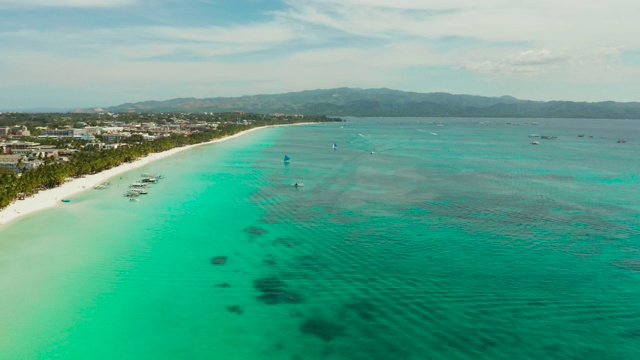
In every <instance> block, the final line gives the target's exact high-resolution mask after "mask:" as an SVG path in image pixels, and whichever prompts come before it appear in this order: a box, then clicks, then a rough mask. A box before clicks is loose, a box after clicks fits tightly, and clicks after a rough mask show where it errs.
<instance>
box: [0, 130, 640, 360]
mask: <svg viewBox="0 0 640 360" xmlns="http://www.w3.org/2000/svg"><path fill="white" fill-rule="evenodd" d="M532 121H536V122H538V123H539V124H538V125H532V124H531V122H532ZM507 122H510V123H511V124H507ZM531 133H537V134H541V135H552V136H558V139H557V140H541V139H538V140H539V141H540V142H541V144H540V145H538V146H532V145H531V144H530V142H531V141H532V140H533V139H530V138H529V137H528V135H529V134H531ZM578 134H585V136H584V137H578V136H577V135H578ZM590 136H593V137H590ZM618 139H626V140H627V143H626V144H618V143H616V140H618ZM334 142H335V143H337V144H338V150H335V151H334V150H332V149H331V145H332V144H333V143H334ZM638 144H640V126H638V123H637V122H636V121H623V120H606V121H596V120H549V119H544V120H510V119H491V120H489V119H416V118H412V119H384V118H371V119H350V121H349V122H348V123H345V124H322V125H303V126H291V127H281V128H269V129H264V130H260V131H258V132H254V133H251V134H248V135H245V136H243V137H241V138H238V139H234V140H231V141H227V142H223V143H218V144H214V145H208V146H202V147H199V148H196V149H194V150H189V151H186V152H183V153H180V154H178V155H176V156H174V157H171V158H168V159H164V160H160V161H158V162H155V163H153V164H151V165H149V166H147V167H146V168H143V169H139V170H136V171H134V172H130V173H128V174H125V175H124V176H123V177H122V178H116V179H113V180H112V181H111V182H112V185H111V187H110V188H109V189H108V190H103V191H95V190H92V191H88V192H85V193H83V194H79V195H77V196H76V197H74V198H73V199H72V202H71V203H68V204H61V205H60V206H58V207H56V208H55V209H52V210H49V211H43V212H41V213H38V214H36V215H34V216H30V217H28V218H25V219H22V220H19V221H16V222H14V223H12V224H10V225H8V226H4V227H2V228H0V294H2V295H1V296H0V358H1V359H31V358H43V359H48V358H65V359H86V358H93V359H111V358H118V357H119V358H136V359H139V358H149V359H176V358H184V359H218V358H220V359H222V358H225V359H396V358H397V359H425V358H429V359H514V358H520V359H527V358H529V359H542V358H550V359H554V358H557V359H571V358H576V359H577V358H579V359H636V358H640V300H638V299H639V297H638V295H640V249H639V244H640V243H639V241H640V236H639V235H640V221H639V219H638V214H639V212H640V195H639V192H638V191H637V190H638V185H640V180H639V178H638V162H637V154H638V150H639V149H640V146H639V145H638ZM372 151H373V152H374V153H373V154H371V152H372ZM284 154H288V155H289V156H290V157H291V163H290V164H289V165H285V164H283V162H282V158H283V156H284ZM143 172H158V173H162V174H165V175H166V179H163V180H162V181H161V182H160V183H158V184H156V185H153V186H152V188H151V189H150V190H149V193H150V194H149V195H146V196H143V197H141V201H140V202H137V203H131V202H129V201H127V199H126V198H124V197H122V193H123V192H124V189H125V188H126V187H127V186H128V184H130V183H131V182H133V181H135V180H137V179H139V178H140V174H141V173H143ZM296 181H299V182H302V183H304V184H305V186H304V187H301V188H298V189H296V188H293V187H291V186H290V184H292V183H294V182H296ZM214 256H227V262H226V263H225V264H224V265H215V264H212V262H211V260H212V257H214Z"/></svg>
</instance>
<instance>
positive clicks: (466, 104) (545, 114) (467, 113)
mask: <svg viewBox="0 0 640 360" xmlns="http://www.w3.org/2000/svg"><path fill="white" fill-rule="evenodd" d="M105 110H106V111H110V112H127V111H137V112H228V111H244V112H253V113H265V114H272V113H286V114H304V115H328V116H407V117H411V116H424V117H494V118H495V117H503V118H506V117H513V118H523V117H526V118H592V119H640V103H638V102H630V103H620V102H613V101H605V102H594V103H588V102H572V101H547V102H544V101H530V100H520V99H516V98H514V97H511V96H501V97H485V96H474V95H454V94H449V93H416V92H405V91H398V90H391V89H354V88H338V89H326V90H307V91H301V92H290V93H285V94H276V95H251V96H240V97H217V98H206V99H196V98H179V99H172V100H166V101H143V102H138V103H127V104H122V105H119V106H112V107H107V108H105Z"/></svg>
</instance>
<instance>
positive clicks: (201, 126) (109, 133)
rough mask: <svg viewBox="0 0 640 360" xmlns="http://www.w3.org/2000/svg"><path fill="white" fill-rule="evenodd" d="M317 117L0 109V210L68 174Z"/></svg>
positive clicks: (73, 175) (95, 170) (319, 119)
mask: <svg viewBox="0 0 640 360" xmlns="http://www.w3.org/2000/svg"><path fill="white" fill-rule="evenodd" d="M327 121H336V119H331V118H327V117H325V116H302V115H295V114H270V115H266V114H254V113H245V112H242V111H235V112H229V113H208V112H205V113H197V114H196V113H151V114H140V113H109V112H105V113H96V114H77V113H64V114H62V113H51V114H27V113H15V112H5V113H0V209H2V208H4V207H6V206H8V205H9V204H10V203H12V202H13V201H16V200H22V199H25V198H27V197H29V196H31V195H33V194H35V193H37V192H39V191H41V190H46V189H50V188H54V187H57V186H60V185H62V184H63V183H65V182H66V181H68V179H70V178H78V177H82V176H85V175H90V174H96V173H99V172H101V171H104V170H107V169H110V168H113V167H116V166H118V165H121V164H124V163H131V162H132V161H134V160H136V159H138V158H141V157H144V156H147V155H149V154H152V153H158V152H162V151H166V150H169V149H172V148H176V147H182V146H186V145H194V144H198V143H203V142H207V141H211V140H214V139H219V138H223V137H226V136H230V135H234V134H237V133H239V132H241V131H244V130H248V129H252V128H255V127H260V126H269V125H279V124H294V123H301V122H327Z"/></svg>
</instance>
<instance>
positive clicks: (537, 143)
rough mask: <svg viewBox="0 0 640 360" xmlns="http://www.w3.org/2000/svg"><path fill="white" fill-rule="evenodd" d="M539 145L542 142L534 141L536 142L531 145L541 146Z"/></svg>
mask: <svg viewBox="0 0 640 360" xmlns="http://www.w3.org/2000/svg"><path fill="white" fill-rule="evenodd" d="M539 144H540V142H538V141H534V142H532V143H531V145H539Z"/></svg>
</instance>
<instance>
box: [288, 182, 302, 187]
mask: <svg viewBox="0 0 640 360" xmlns="http://www.w3.org/2000/svg"><path fill="white" fill-rule="evenodd" d="M291 186H293V187H303V186H304V184H303V183H298V182H297V183H293V184H291Z"/></svg>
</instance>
